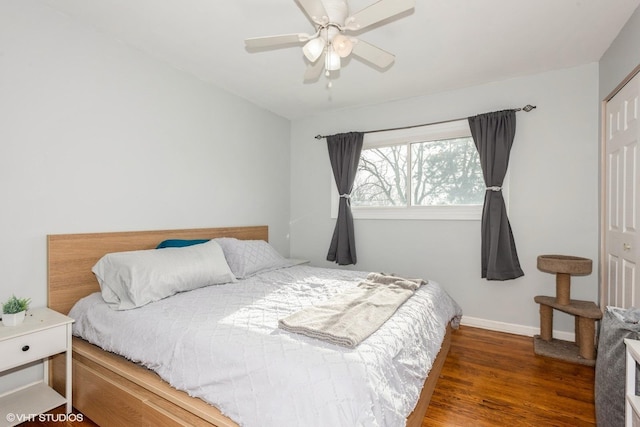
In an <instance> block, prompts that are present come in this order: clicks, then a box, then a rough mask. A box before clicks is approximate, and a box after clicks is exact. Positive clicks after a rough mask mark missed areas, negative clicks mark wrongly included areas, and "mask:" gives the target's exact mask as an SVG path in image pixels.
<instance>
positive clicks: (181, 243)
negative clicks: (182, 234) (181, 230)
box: [156, 239, 210, 249]
mask: <svg viewBox="0 0 640 427" xmlns="http://www.w3.org/2000/svg"><path fill="white" fill-rule="evenodd" d="M209 240H210V239H193V240H184V239H168V240H164V241H162V242H160V244H158V246H156V249H162V248H183V247H185V246H193V245H199V244H201V243H206V242H208V241H209Z"/></svg>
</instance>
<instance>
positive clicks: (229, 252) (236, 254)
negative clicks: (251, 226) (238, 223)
mask: <svg viewBox="0 0 640 427" xmlns="http://www.w3.org/2000/svg"><path fill="white" fill-rule="evenodd" d="M213 240H215V241H216V242H218V243H219V244H220V246H221V247H222V250H223V251H224V256H225V257H226V258H227V263H228V264H229V267H230V268H231V271H233V274H235V276H236V278H237V279H244V278H247V277H249V276H253V275H254V274H258V273H263V272H265V271H270V270H275V269H277V268H282V267H290V266H292V265H294V264H295V263H294V262H292V261H290V260H288V259H286V258H284V257H283V256H282V255H280V254H279V253H278V251H276V250H275V249H274V248H273V246H271V245H270V244H269V243H267V242H265V241H264V240H238V239H235V238H232V237H220V238H217V239H213Z"/></svg>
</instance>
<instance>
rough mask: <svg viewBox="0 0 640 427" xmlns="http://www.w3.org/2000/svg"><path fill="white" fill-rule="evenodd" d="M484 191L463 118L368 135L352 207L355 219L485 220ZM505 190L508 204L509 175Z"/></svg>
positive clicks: (334, 203) (335, 206)
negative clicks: (483, 215) (483, 218)
mask: <svg viewBox="0 0 640 427" xmlns="http://www.w3.org/2000/svg"><path fill="white" fill-rule="evenodd" d="M331 182H332V201H331V214H332V216H333V217H334V218H335V217H336V216H337V212H338V200H339V194H338V191H337V189H336V188H335V183H334V181H333V175H331ZM485 191H486V188H485V184H484V179H483V176H482V168H481V167H480V159H479V156H478V152H477V150H476V147H475V144H474V142H473V138H472V137H471V131H470V129H469V124H468V122H467V120H459V121H453V122H446V123H439V124H434V125H427V126H420V127H415V128H408V129H401V130H394V131H384V132H373V133H369V134H366V135H365V138H364V145H363V149H362V153H361V156H360V162H359V164H358V171H357V174H356V178H355V181H354V186H353V191H352V192H351V207H352V212H353V217H354V218H355V219H444V220H447V219H453V220H458V219H459V220H480V218H481V216H482V204H483V202H484V196H485ZM502 194H503V196H504V198H505V203H506V204H507V209H508V176H507V177H505V181H504V184H503V190H502Z"/></svg>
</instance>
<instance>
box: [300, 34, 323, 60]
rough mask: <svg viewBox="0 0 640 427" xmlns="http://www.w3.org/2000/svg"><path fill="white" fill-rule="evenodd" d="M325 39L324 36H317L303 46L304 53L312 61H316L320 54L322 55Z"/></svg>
mask: <svg viewBox="0 0 640 427" xmlns="http://www.w3.org/2000/svg"><path fill="white" fill-rule="evenodd" d="M324 46H325V41H324V39H323V38H322V37H317V38H315V39H311V40H309V41H308V42H307V43H306V44H305V45H304V47H303V48H302V53H304V56H306V57H307V59H308V60H309V61H311V62H316V61H317V60H318V58H320V55H322V51H323V50H324Z"/></svg>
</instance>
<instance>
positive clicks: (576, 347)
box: [533, 255, 602, 366]
mask: <svg viewBox="0 0 640 427" xmlns="http://www.w3.org/2000/svg"><path fill="white" fill-rule="evenodd" d="M538 269H539V270H541V271H545V272H547V273H553V274H555V275H556V296H555V297H550V296H541V295H540V296H537V297H535V298H534V301H535V302H536V303H538V304H540V335H536V336H535V337H534V341H533V343H534V346H533V347H534V352H535V353H536V354H539V355H541V356H548V357H553V358H556V359H562V360H566V361H568V362H574V363H579V364H582V365H588V366H594V365H595V359H596V350H595V322H596V320H599V319H601V318H602V311H601V310H600V308H599V307H598V306H597V305H596V304H595V303H593V302H591V301H581V300H572V299H571V297H570V294H571V276H583V275H588V274H591V269H592V261H591V260H590V259H587V258H580V257H574V256H567V255H540V256H539V257H538ZM553 310H558V311H562V312H563V313H567V314H570V315H572V316H575V335H576V340H575V343H572V342H569V341H562V340H557V339H554V338H553Z"/></svg>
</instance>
